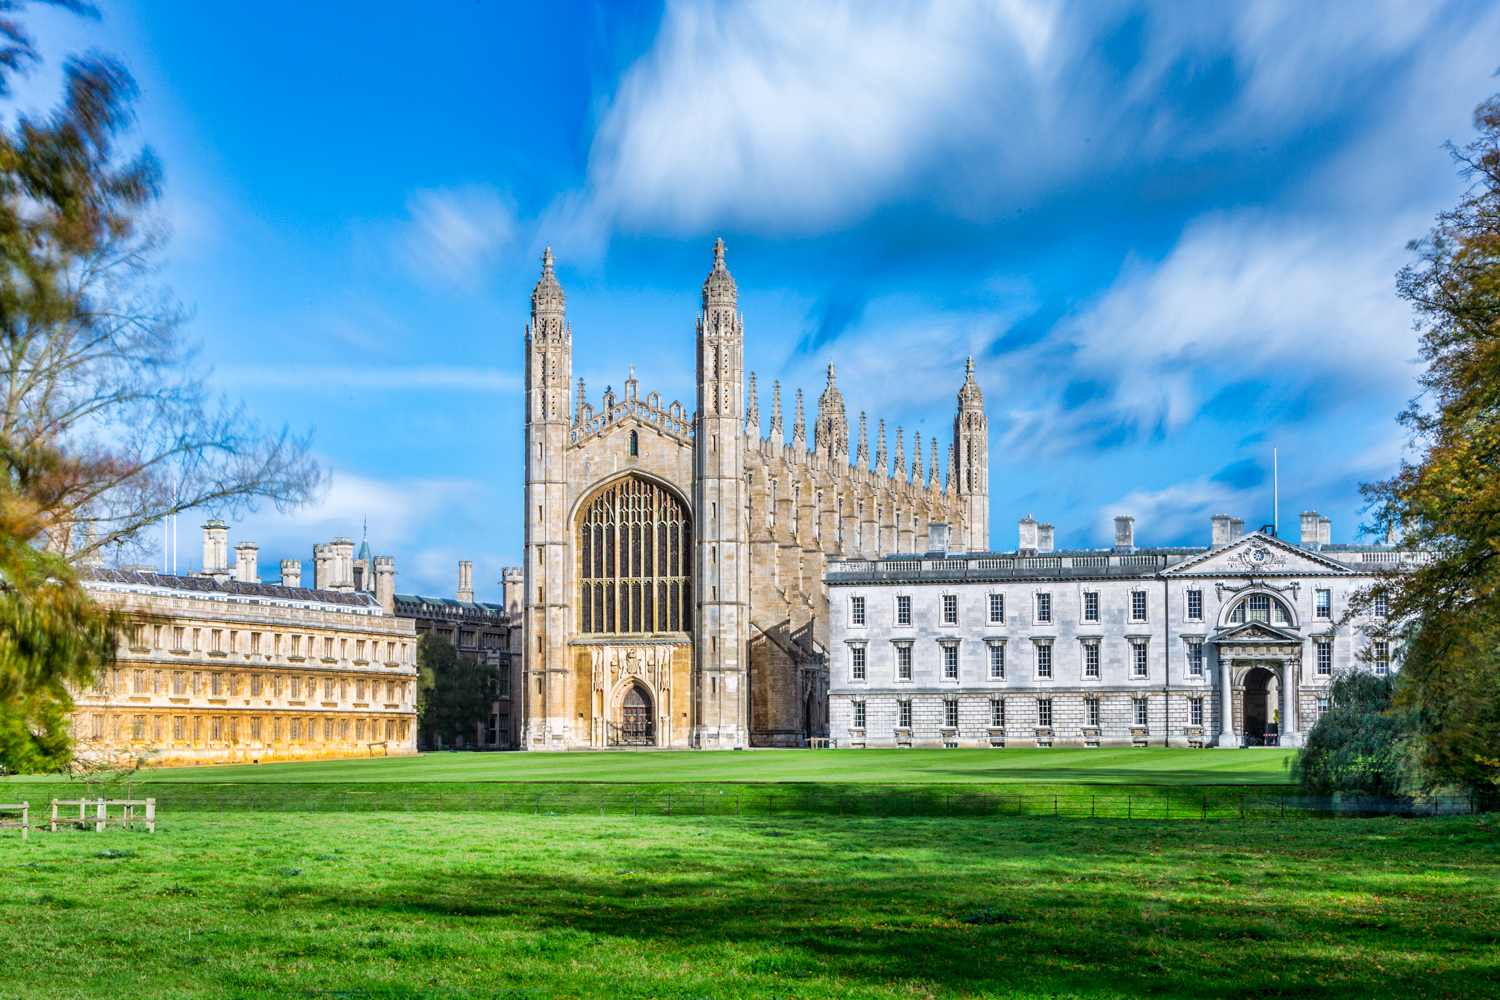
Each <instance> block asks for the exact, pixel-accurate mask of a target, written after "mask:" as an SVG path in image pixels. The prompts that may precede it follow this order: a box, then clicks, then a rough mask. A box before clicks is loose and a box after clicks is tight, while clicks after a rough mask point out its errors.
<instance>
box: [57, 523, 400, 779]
mask: <svg viewBox="0 0 1500 1000" xmlns="http://www.w3.org/2000/svg"><path fill="white" fill-rule="evenodd" d="M227 534H228V528H227V526H226V525H224V524H223V522H220V521H210V522H209V524H208V525H206V526H205V529H204V536H205V537H204V555H205V558H204V566H205V572H204V573H202V574H198V575H193V576H177V575H170V574H164V573H157V572H153V571H144V570H138V569H136V570H121V569H104V568H92V569H86V570H84V571H83V573H82V575H83V585H84V587H85V588H86V589H87V590H88V591H89V592H90V593H91V594H92V595H93V596H94V597H95V598H97V599H98V600H99V601H100V602H102V603H104V604H106V605H108V606H110V607H111V608H114V609H115V610H116V611H118V612H119V614H120V615H121V618H122V621H123V623H124V630H123V638H122V644H121V648H120V650H119V654H118V658H117V661H116V663H115V664H114V665H113V667H112V668H111V669H110V670H108V671H106V672H104V673H103V674H101V676H100V677H99V678H98V682H97V683H96V684H95V686H94V687H93V688H91V689H89V690H85V691H79V692H75V702H76V707H75V711H74V715H73V732H74V735H75V738H77V739H79V740H81V741H85V742H87V743H89V744H90V745H92V746H93V747H95V748H96V749H99V750H103V751H105V752H120V753H130V754H132V755H139V754H148V755H150V756H151V757H152V758H153V759H154V760H155V761H157V762H160V763H166V764H189V763H249V762H252V761H268V760H287V759H311V758H328V757H350V756H365V755H369V754H372V753H380V754H409V753H414V752H415V750H416V708H415V705H416V665H415V664H416V659H415V658H416V631H415V629H414V628H413V625H412V622H411V620H410V619H408V618H401V617H397V616H396V615H394V614H392V613H391V612H390V610H389V609H388V608H387V607H385V606H383V605H382V604H381V602H380V601H379V600H378V599H377V598H376V596H375V594H373V593H370V592H367V591H355V590H353V589H352V587H351V588H350V589H349V590H347V591H346V590H331V589H330V590H320V589H317V588H306V587H301V586H296V585H293V584H290V581H288V583H285V584H268V583H261V582H259V580H258V578H257V577H256V575H255V572H254V547H253V546H249V547H246V546H244V545H241V546H239V547H238V549H237V556H238V562H237V564H236V566H235V568H234V572H233V573H229V572H226V571H225V569H226V567H225V560H224V558H223V554H224V552H225V550H226V548H227V544H226V541H225V539H226V538H227ZM351 549H352V547H351ZM288 562H295V560H289V561H288ZM298 565H299V566H300V564H298ZM369 565H370V566H372V567H373V568H374V569H375V570H377V571H378V572H379V573H380V574H381V575H383V576H384V577H385V579H386V580H387V581H388V580H389V577H390V575H393V574H394V569H393V568H392V564H391V563H390V562H389V561H380V560H371V562H370V563H369ZM351 577H352V573H351ZM379 580H380V576H377V577H376V582H377V585H378V583H379Z"/></svg>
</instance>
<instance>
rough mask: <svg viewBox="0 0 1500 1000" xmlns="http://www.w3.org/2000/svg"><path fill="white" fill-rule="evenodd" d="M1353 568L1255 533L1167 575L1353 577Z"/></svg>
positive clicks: (1208, 552) (1179, 565)
mask: <svg viewBox="0 0 1500 1000" xmlns="http://www.w3.org/2000/svg"><path fill="white" fill-rule="evenodd" d="M1352 573H1353V570H1351V569H1350V568H1349V567H1348V566H1345V565H1344V564H1343V563H1341V562H1337V561H1336V560H1333V559H1329V558H1327V557H1326V556H1323V555H1319V554H1318V553H1316V552H1313V551H1311V550H1310V549H1304V548H1301V547H1300V546H1296V545H1292V544H1290V543H1289V542H1284V541H1282V540H1281V539H1279V538H1272V537H1271V536H1270V535H1262V534H1261V533H1259V532H1256V533H1254V534H1251V535H1245V536H1244V537H1242V538H1236V539H1235V540H1234V541H1232V542H1229V543H1227V544H1225V545H1220V546H1217V547H1215V548H1212V549H1209V550H1208V551H1207V552H1204V553H1203V554H1202V555H1197V556H1194V557H1193V558H1191V559H1188V560H1186V561H1185V562H1180V563H1178V564H1177V565H1176V566H1173V567H1172V568H1171V569H1168V570H1166V571H1165V573H1164V575H1166V576H1231V577H1232V576H1254V577H1263V576H1350V575H1352Z"/></svg>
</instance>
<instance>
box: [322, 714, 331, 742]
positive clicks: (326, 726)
mask: <svg viewBox="0 0 1500 1000" xmlns="http://www.w3.org/2000/svg"><path fill="white" fill-rule="evenodd" d="M323 739H325V740H331V739H333V720H332V719H324V720H323Z"/></svg>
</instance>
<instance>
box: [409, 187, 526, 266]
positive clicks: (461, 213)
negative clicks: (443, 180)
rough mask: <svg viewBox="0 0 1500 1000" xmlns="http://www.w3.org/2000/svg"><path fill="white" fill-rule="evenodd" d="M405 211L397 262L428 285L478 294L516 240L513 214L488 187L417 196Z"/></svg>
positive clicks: (416, 192) (410, 201)
mask: <svg viewBox="0 0 1500 1000" xmlns="http://www.w3.org/2000/svg"><path fill="white" fill-rule="evenodd" d="M406 208H407V212H408V213H409V215H410V217H411V218H410V220H409V222H408V223H407V225H406V226H405V227H404V229H403V230H402V232H401V234H400V236H399V237H398V241H397V247H396V253H397V257H398V259H400V260H401V262H402V263H404V264H405V265H406V267H407V268H408V269H410V270H411V272H412V273H413V274H415V275H416V276H417V277H418V278H419V279H421V280H422V281H424V282H427V283H430V284H434V285H457V286H458V287H460V288H464V289H467V290H470V291H472V290H474V289H477V288H478V287H479V286H480V284H481V283H482V282H483V280H484V278H485V276H486V273H487V269H488V266H489V264H490V263H491V262H492V261H493V260H494V259H495V257H496V255H497V254H498V253H499V252H500V251H501V250H503V249H504V248H505V247H506V246H507V245H508V244H509V243H510V242H511V240H512V239H513V238H514V236H515V229H516V215H515V209H514V208H513V207H512V206H511V205H510V204H509V202H508V201H507V200H505V199H504V198H502V197H501V196H500V195H499V194H498V193H497V192H496V191H494V190H493V189H491V188H488V187H483V186H470V187H462V188H455V189H451V190H424V191H415V192H413V193H412V194H411V196H410V197H409V198H407V200H406Z"/></svg>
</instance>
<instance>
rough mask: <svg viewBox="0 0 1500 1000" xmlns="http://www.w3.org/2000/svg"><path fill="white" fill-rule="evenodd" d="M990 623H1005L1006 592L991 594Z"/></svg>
mask: <svg viewBox="0 0 1500 1000" xmlns="http://www.w3.org/2000/svg"><path fill="white" fill-rule="evenodd" d="M990 624H992V625H1004V624H1005V595H1004V594H991V595H990Z"/></svg>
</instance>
